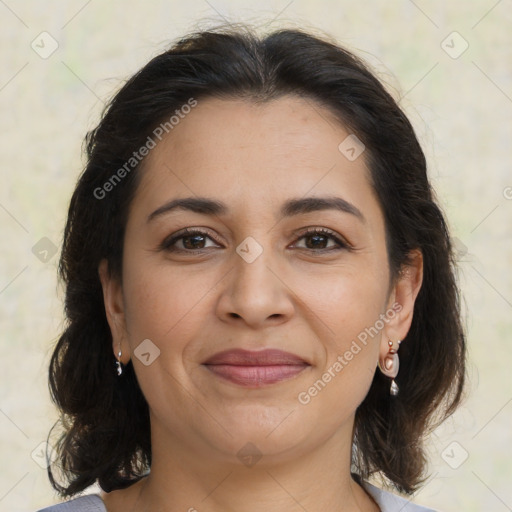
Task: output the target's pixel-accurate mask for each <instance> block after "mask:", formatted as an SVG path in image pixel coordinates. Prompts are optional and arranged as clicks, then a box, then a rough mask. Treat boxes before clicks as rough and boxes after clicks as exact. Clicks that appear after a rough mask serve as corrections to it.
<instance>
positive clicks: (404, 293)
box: [379, 249, 423, 365]
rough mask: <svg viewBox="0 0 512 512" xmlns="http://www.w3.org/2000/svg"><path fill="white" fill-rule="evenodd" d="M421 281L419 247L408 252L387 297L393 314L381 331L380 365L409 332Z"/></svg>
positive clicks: (421, 258) (421, 263)
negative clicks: (407, 261)
mask: <svg viewBox="0 0 512 512" xmlns="http://www.w3.org/2000/svg"><path fill="white" fill-rule="evenodd" d="M422 282H423V254H422V253H421V251H420V250H419V249H414V250H413V251H411V252H410V253H409V263H407V264H404V265H403V266H402V268H401V269H400V271H399V274H398V278H397V280H396V282H395V284H394V285H393V288H392V291H391V294H390V297H389V302H388V311H391V310H392V311H394V312H395V315H394V316H392V317H391V315H389V320H388V321H387V322H386V324H385V327H384V330H383V332H382V338H381V345H380V357H379V361H380V363H381V365H384V364H385V361H386V357H387V356H389V350H390V348H391V349H393V350H396V351H398V340H400V341H401V340H403V339H404V338H405V337H406V335H407V333H408V332H409V329H410V327H411V323H412V317H413V312H414V303H415V301H416V297H417V296H418V293H419V291H420V288H421V284H422ZM389 341H392V342H393V345H392V346H390V345H389V344H388V342H389Z"/></svg>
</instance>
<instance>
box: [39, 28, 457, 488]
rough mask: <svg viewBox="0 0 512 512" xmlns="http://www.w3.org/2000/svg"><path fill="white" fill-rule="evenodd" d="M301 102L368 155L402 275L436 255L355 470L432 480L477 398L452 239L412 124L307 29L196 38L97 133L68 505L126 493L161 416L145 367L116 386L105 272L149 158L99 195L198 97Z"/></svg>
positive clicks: (379, 382) (59, 379)
mask: <svg viewBox="0 0 512 512" xmlns="http://www.w3.org/2000/svg"><path fill="white" fill-rule="evenodd" d="M287 94H295V95H300V96H301V97H304V98H306V99H310V100H312V101H313V102H314V101H316V102H318V103H319V104H321V105H323V106H325V107H326V108H328V109H329V110H330V111H331V112H332V113H333V114H334V115H335V116H336V118H337V119H338V120H339V122H340V123H341V125H343V126H344V127H346V128H347V129H349V130H350V131H351V132H352V133H355V134H356V135H357V137H358V138H359V139H360V140H361V141H362V142H363V143H364V144H365V146H366V152H365V155H366V162H367V166H368V169H369V174H370V179H371V183H372V187H373V189H374V191H375V194H376V197H377V198H378V201H379V203H380V206H381V208H382V211H383V215H384V219H385V227H386V243H387V253H388V259H389V264H390V268H391V275H392V277H393V278H396V277H397V275H398V272H399V270H400V268H401V266H402V265H404V264H407V262H408V254H409V252H410V251H411V250H413V249H420V250H421V252H422V254H423V262H424V277H423V284H422V287H421V290H420V292H419V294H418V296H417V299H416V302H415V305H414V316H413V320H412V325H411V328H410V330H409V332H408V334H407V337H406V340H405V341H406V342H404V343H403V344H402V346H401V348H400V358H401V365H400V373H399V375H398V377H397V379H396V381H397V383H398V385H399V387H400V394H399V395H398V396H397V397H390V395H389V379H387V378H386V377H384V376H382V375H381V373H380V372H378V371H377V372H376V373H375V376H374V379H373V382H372V384H371V387H370V390H369V392H368V394H367V396H366V398H365V399H364V401H363V402H362V403H361V404H360V406H359V407H358V409H357V411H356V418H355V425H354V450H353V453H354V455H353V461H352V462H353V466H352V467H353V468H355V472H356V473H357V474H359V475H360V476H361V477H362V478H367V477H369V476H370V475H372V474H374V473H378V474H380V475H381V476H383V477H385V479H386V480H387V481H388V482H389V483H390V484H392V485H393V486H394V487H395V488H396V489H397V490H398V491H401V492H403V493H412V492H413V491H414V490H415V489H416V488H417V487H418V485H420V484H421V482H422V481H424V473H425V468H426V457H425V451H424V439H425V436H426V434H427V433H428V432H429V431H430V429H431V428H433V426H434V425H436V424H438V422H440V421H442V420H443V419H445V418H446V417H447V416H449V415H450V414H451V413H453V411H454V410H455V408H456V407H457V405H458V404H459V403H460V401H461V397H462V395H463V389H464V381H465V360H466V342H465V334H464V329H463V326H462V322H461V314H460V296H459V290H458V287H457V282H456V267H455V261H454V255H453V251H452V246H451V242H450V237H449V232H448V229H447V224H446V221H445V219H444V216H443V214H442V212H441V209H440V208H439V206H438V204H437V201H436V199H435V196H434V192H433V190H432V188H431V185H430V183H429V180H428V177H427V167H426V161H425V157H424V154H423V151H422V149H421V147H420V144H419V142H418V140H417V137H416V135H415V133H414V129H413V127H412V126H411V123H410V122H409V120H408V119H407V117H406V115H405V114H404V112H403V111H402V110H401V108H400V107H399V106H398V104H397V102H396V101H395V100H394V99H393V98H392V96H391V95H390V94H389V93H388V92H387V91H386V90H385V88H384V87H383V85H382V84H381V82H380V81H379V80H378V79H377V78H376V76H375V75H374V73H373V72H372V71H370V69H369V68H368V67H367V66H366V65H365V64H364V63H363V62H362V61H361V60H360V59H359V58H357V57H356V56H355V55H354V54H353V53H351V52H350V51H348V50H346V49H344V48H343V47H341V46H339V45H338V44H336V43H334V42H331V41H329V40H328V39H327V38H322V37H318V36H315V35H312V34H310V33H307V32H305V31H302V30H296V29H281V30H276V31H274V32H272V33H270V34H267V35H265V36H258V35H256V33H255V32H254V30H253V29H252V28H250V27H248V26H245V25H241V24H237V25H225V26H221V27H217V28H212V29H208V30H205V31H197V32H194V33H192V34H189V35H188V36H187V37H184V38H182V39H180V40H179V41H177V42H175V43H174V44H173V45H172V46H171V47H170V48H169V49H167V50H166V51H164V52H163V53H161V54H160V55H158V56H156V57H154V58H153V59H152V60H150V61H149V62H148V63H147V64H146V65H145V66H144V67H143V68H142V69H140V70H139V71H138V72H137V73H136V74H135V75H134V76H132V77H131V78H130V79H129V80H128V81H127V82H126V83H125V84H124V85H123V86H122V88H121V89H120V90H119V91H118V92H117V93H116V94H115V95H114V97H113V98H112V99H111V101H110V102H109V104H108V105H107V106H106V107H105V110H104V111H103V114H102V117H101V120H100V122H99V124H98V125H97V127H96V128H95V129H93V130H92V131H90V132H89V133H88V134H87V135H86V138H85V141H84V147H85V151H86V154H87V163H86V166H85V169H84V170H83V172H82V174H81V175H80V177H79V180H78V182H77V185H76V188H75V190H74V193H73V195H72V198H71V202H70V206H69V211H68V217H67V223H66V226H65V231H64V239H63V246H62V253H61V258H60V262H59V277H60V278H61V280H62V281H63V283H64V285H65V315H66V319H67V322H66V326H65V329H64V331H63V333H62V335H61V336H60V338H59V340H58V342H57V344H56V346H55V349H54V352H53V355H52V358H51V363H50V368H49V386H50V391H51V396H52V399H53V401H54V402H55V404H56V405H57V406H58V408H59V410H60V413H61V419H60V421H59V422H58V423H57V424H56V425H55V426H54V430H52V432H51V434H53V433H54V432H55V431H58V439H57V441H56V442H55V449H56V453H57V458H56V460H55V461H54V463H53V464H52V465H50V466H49V468H48V474H49V477H50V481H51V483H52V485H53V487H54V488H55V489H56V490H57V491H59V493H60V494H61V496H63V497H67V496H72V495H74V494H77V493H79V492H80V491H82V490H84V489H85V488H86V487H88V486H89V485H91V484H93V483H95V482H97V483H99V485H100V486H101V488H102V489H104V490H105V491H107V492H110V491H112V490H114V489H120V488H123V487H127V486H129V485H131V484H132V483H133V482H135V481H136V480H138V479H140V478H141V477H142V476H143V474H144V473H145V472H147V470H148V469H149V468H150V466H151V439H150V425H149V410H148V405H147V402H146V400H145V398H144V396H143V394H142V392H141V390H140V387H139V385H138V383H137V379H136V376H135V373H134V371H133V367H132V364H131V363H128V365H127V366H126V368H125V371H124V372H123V375H122V376H121V377H120V378H118V377H117V376H116V375H115V371H114V368H115V367H114V363H115V357H114V354H113V352H112V335H111V332H110V329H109V325H108V323H107V320H106V315H105V306H104V301H103V294H102V287H101V284H100V280H99V276H98V266H99V263H100V261H101V260H102V259H103V258H106V259H107V260H108V263H109V271H110V272H111V275H112V276H115V277H118V278H119V279H120V278H121V270H122V258H123V251H122V248H123V239H124V231H125V225H126V220H127V215H128V209H129V206H130V203H131V200H132V199H133V197H134V194H135V193H136V190H137V186H138V182H139V177H140V172H139V171H140V168H141V165H143V163H144V161H143V160H142V162H141V163H137V165H134V166H133V169H128V171H127V172H126V173H124V175H123V179H122V180H120V182H119V183H117V182H116V183H115V184H114V185H115V186H112V187H110V188H111V189H112V190H110V191H109V194H108V199H103V198H101V194H99V193H98V190H99V189H101V188H102V187H104V184H105V183H107V182H108V181H109V179H111V178H112V176H113V174H115V173H116V172H117V171H118V169H121V168H122V167H123V165H125V164H126V162H127V161H129V160H130V158H132V157H133V153H134V151H136V150H137V149H138V148H140V147H141V146H143V145H144V143H145V142H146V141H147V140H148V136H150V135H151V134H152V133H153V131H154V130H155V128H156V127H157V126H158V125H159V124H160V123H161V122H162V121H163V120H165V119H169V117H170V116H171V115H172V114H173V113H174V112H175V111H176V110H178V109H180V108H181V106H182V105H184V104H186V103H187V102H188V101H189V100H190V98H195V99H196V100H199V99H204V98H207V97H221V98H228V99H229V98H237V99H238V98H244V99H247V100H249V101H258V102H266V101H270V100H272V99H275V98H278V97H280V96H283V95H287ZM126 169H127V168H126V167H125V170H126ZM103 189H105V188H103ZM57 427H59V428H57Z"/></svg>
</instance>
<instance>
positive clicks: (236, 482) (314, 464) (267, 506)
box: [132, 423, 379, 512]
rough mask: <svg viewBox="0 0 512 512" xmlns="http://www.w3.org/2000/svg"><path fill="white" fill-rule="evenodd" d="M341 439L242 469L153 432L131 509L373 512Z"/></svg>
mask: <svg viewBox="0 0 512 512" xmlns="http://www.w3.org/2000/svg"><path fill="white" fill-rule="evenodd" d="M153 425H154V423H153ZM342 439H347V435H346V432H342V431H339V432H337V433H336V434H335V435H334V436H332V437H331V438H329V439H326V440H325V441H324V443H323V444H322V445H320V446H316V447H315V448H314V449H311V450H309V451H308V450H307V449H306V450H305V451H304V452H303V453H301V454H300V456H298V457H297V456H295V457H294V458H293V459H292V458H291V456H289V457H286V456H282V455H281V456H280V458H279V459H278V458H276V457H270V456H262V457H261V459H259V460H258V461H257V462H256V463H254V464H252V462H254V461H247V463H248V465H245V464H244V463H242V462H241V461H239V460H235V461H233V460H231V459H232V458H230V459H229V460H227V459H225V458H224V457H222V456H221V455H219V453H218V451H217V450H216V449H215V448H212V447H209V448H208V447H204V449H193V448H191V447H190V446H185V445H183V444H182V443H181V442H180V441H179V440H178V439H176V438H173V437H172V436H169V433H168V432H165V431H164V430H160V429H159V428H158V427H155V428H152V454H153V460H152V465H151V473H150V475H149V476H148V477H146V478H144V479H143V480H142V481H140V482H139V483H138V484H135V486H132V487H134V489H133V491H134V492H135V490H136V489H135V487H138V488H139V489H140V490H139V491H138V492H137V494H138V496H137V506H136V507H134V508H133V510H140V511H144V512H145V511H151V512H157V511H160V510H162V511H164V510H165V511H170V510H173V511H174V510H176V511H182V510H186V511H189V512H194V511H197V512H221V511H222V512H231V511H239V510H244V511H245V512H256V511H258V512H261V510H265V512H284V511H296V510H301V509H302V510H307V511H308V512H320V511H322V512H325V511H336V512H353V511H378V510H379V508H378V507H377V505H376V504H375V502H374V501H373V500H372V499H371V498H370V497H369V496H368V495H367V494H366V493H365V491H364V490H363V489H362V488H361V487H360V486H359V485H358V484H357V483H356V482H355V481H354V480H353V479H352V478H351V476H350V457H351V443H341V442H340V441H341V440H342ZM350 439H351V436H350ZM215 452H217V457H215V456H214V455H215Z"/></svg>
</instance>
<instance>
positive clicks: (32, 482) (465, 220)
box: [0, 0, 512, 512]
mask: <svg viewBox="0 0 512 512" xmlns="http://www.w3.org/2000/svg"><path fill="white" fill-rule="evenodd" d="M225 20H228V21H243V22H249V23H254V24H255V25H256V26H258V27H260V30H262V31H268V30H271V29H274V28H279V27H284V26H286V27H302V28H305V29H309V30H312V31H314V32H315V33H317V34H319V35H322V34H327V35H330V36H332V37H334V38H335V39H336V40H337V41H338V42H339V43H341V44H342V45H345V46H347V47H348V48H349V49H351V50H353V51H354V52H355V53H356V54H358V55H359V56H361V57H362V58H364V59H366V60H367V62H369V63H370V64H371V66H373V68H374V69H375V70H376V72H377V74H378V76H379V77H380V78H381V80H383V81H384V82H385V84H386V85H387V87H388V88H389V90H390V91H391V93H392V94H393V96H394V97H395V98H396V99H398V100H399V101H400V104H401V106H402V107H403V108H404V109H405V111H406V113H407V114H408V116H409V118H410V119H411V121H412V122H413V124H414V126H415V129H416V131H417V134H418V136H419V138H420V140H421V142H422V145H423V147H424V150H425V152H426V155H427V158H428V161H429V169H430V176H431V179H432V182H433V185H434V187H435V189H436V191H437V194H438V197H439V200H440V201H441V204H442V206H443V208H444V211H445V212H446V215H447V217H448V219H449V222H450V227H451V230H452V235H453V238H454V242H455V245H456V247H457V251H458V256H459V260H460V285H461V287H462V290H463V293H464V304H463V309H464V312H465V315H466V324H467V329H468V343H469V357H470V361H469V377H470V382H469V383H468V398H467V399H466V401H465V402H464V405H463V406H462V407H461V408H460V410H459V411H458V412H457V413H456V414H455V415H454V416H453V417H452V418H450V420H448V421H447V422H446V423H445V424H443V425H442V426H441V427H440V428H438V429H437V430H436V431H435V432H434V434H433V435H432V436H431V437H430V439H429V454H430V460H431V465H430V475H431V476H430V478H429V479H428V480H427V483H426V485H425V486H424V487H423V489H422V490H421V491H419V492H418V493H417V494H416V495H415V496H414V498H413V501H415V502H418V503H422V504H426V505H429V506H431V507H433V508H436V509H439V510H442V511H444V512H456V511H457V512H459V511H460V510H465V511H482V510H486V511H488V510H492V511H496V512H500V511H502V510H503V511H506V510H512V487H511V486H510V481H511V477H512V463H511V453H510V451H511V446H512V434H511V424H512V403H511V402H512V386H511V381H512V379H511V377H510V361H509V359H508V358H509V357H511V355H512V350H511V339H512V338H511V332H512V271H511V266H512V170H511V163H512V158H511V152H510V146H511V143H512V122H511V120H512V5H511V1H510V0H500V1H496V0H478V1H473V2H465V1H463V0H453V1H451V2H445V1H443V0H432V1H424V0H415V1H411V0H393V1H391V2H390V1H388V0H370V1H368V2H364V3H363V2H360V1H358V0H334V1H330V0H315V1H313V0H259V2H257V3H254V2H250V1H246V0H240V1H236V2H235V1H234V0H187V1H186V2H181V1H165V0H153V1H152V2H142V1H140V0H134V1H132V2H130V3H127V2H122V1H121V0H111V1H108V2H107V1H100V0H88V1H87V0H68V1H66V2H64V1H63V0H59V1H56V0H54V1H52V0H47V1H45V2H38V1H35V0H31V1H29V0H0V49H1V50H0V51H1V62H2V66H1V69H0V111H1V115H0V126H1V138H0V183H1V185H0V226H1V240H2V255H1V267H0V321H1V331H0V332H1V338H0V344H1V345H0V348H1V354H0V378H1V381H0V382H1V387H0V443H1V448H0V510H1V511H9V512H17V511H25V512H26V511H30V510H37V509H38V508H39V507H42V506H45V505H50V504H52V503H56V502H57V501H59V500H58V498H57V496H56V494H55V493H54V492H53V491H52V489H51V487H50V484H49V482H48V479H47V475H46V464H45V459H44V457H43V456H42V454H43V453H44V450H45V442H46V439H47V434H48V431H49V429H50V427H51V426H52V425H53V423H54V422H55V420H56V418H57V415H56V411H55V409H54V407H53V406H52V404H51V401H50V397H49V392H48V386H47V367H48V361H49V357H50V354H51V350H52V347H53V345H54V343H55V341H56V339H57V337H58V335H59V333H60V331H61V329H62V326H63V315H62V290H61V288H60V287H59V284H58V282H57V278H56V268H57V262H58V257H59V250H60V249H59V246H60V243H61V241H62V233H63V227H64V222H65V218H66V211H67V205H68V202H69V199H70V196H71V193H72V190H73V187H74V184H75V181H76V179H77V176H78V174H79V172H80V171H81V169H82V166H83V163H84V160H83V158H82V154H81V144H82V139H83V137H84V135H85V133H86V132H87V130H89V129H91V128H93V127H94V126H95V124H96V123H97V122H98V120H99V116H100V112H101V109H102V108H103V105H104V102H105V101H106V100H107V99H108V98H109V97H110V96H111V94H112V93H114V92H115V91H116V90H117V89H118V88H119V87H120V85H121V84H122V81H123V80H124V79H126V78H128V77H129V76H131V75H132V74H133V73H135V72H136V71H137V70H138V69H139V68H140V67H141V66H142V65H143V64H145V63H146V62H147V61H148V60H149V59H150V58H151V57H153V56H155V55H156V54H158V53H160V52H161V51H162V50H163V49H164V48H165V47H166V46H167V45H168V44H169V43H170V42H171V41H172V40H174V39H176V38H177V37H179V36H181V35H184V34H185V33H187V32H189V31H191V30H196V29H199V28H205V27H207V26H211V25H214V24H217V23H219V22H221V21H225ZM439 364H442V361H439ZM311 478H312V481H314V475H311Z"/></svg>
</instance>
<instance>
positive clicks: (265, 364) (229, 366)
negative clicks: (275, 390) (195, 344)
mask: <svg viewBox="0 0 512 512" xmlns="http://www.w3.org/2000/svg"><path fill="white" fill-rule="evenodd" d="M203 365H204V366H205V367H206V368H207V369H208V370H209V371H211V372H212V373H214V374H215V375H216V376H218V377H221V378H223V379H225V380H228V381H231V382H233V383H235V384H238V385H240V386H245V387H260V386H264V385H268V384H274V383H276V382H280V381H283V380H287V379H290V378H292V377H294V376H295V375H297V374H299V373H300V372H302V371H304V370H305V369H306V368H308V367H309V366H310V365H309V363H307V362H306V361H305V360H304V359H302V358H301V357H299V356H297V355H295V354H292V353H290V352H284V351H282V350H277V349H266V350H260V351H249V350H243V349H234V350H226V351H224V352H219V353H217V354H215V355H213V356H212V357H210V358H209V359H207V360H206V361H205V362H204V363H203Z"/></svg>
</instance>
